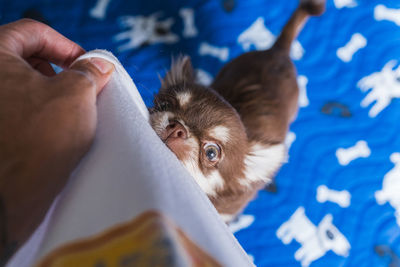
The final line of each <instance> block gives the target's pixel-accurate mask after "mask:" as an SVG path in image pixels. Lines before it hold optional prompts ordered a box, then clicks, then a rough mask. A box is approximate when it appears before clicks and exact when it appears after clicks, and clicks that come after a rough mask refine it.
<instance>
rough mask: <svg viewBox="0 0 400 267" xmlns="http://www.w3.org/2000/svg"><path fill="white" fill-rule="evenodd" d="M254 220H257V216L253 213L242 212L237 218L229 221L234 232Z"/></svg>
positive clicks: (247, 225) (230, 228)
mask: <svg viewBox="0 0 400 267" xmlns="http://www.w3.org/2000/svg"><path fill="white" fill-rule="evenodd" d="M254 220H255V218H254V216H253V215H245V214H242V215H239V217H238V219H237V220H235V221H233V222H231V223H229V225H228V227H229V230H231V232H232V233H236V232H239V231H240V230H242V229H245V228H247V227H249V226H250V225H251V224H252V223H253V222H254Z"/></svg>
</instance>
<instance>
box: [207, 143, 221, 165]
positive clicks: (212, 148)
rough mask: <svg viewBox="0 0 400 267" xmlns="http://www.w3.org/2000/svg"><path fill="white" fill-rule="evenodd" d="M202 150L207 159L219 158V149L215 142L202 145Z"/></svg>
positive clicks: (214, 159)
mask: <svg viewBox="0 0 400 267" xmlns="http://www.w3.org/2000/svg"><path fill="white" fill-rule="evenodd" d="M204 152H205V155H206V157H207V159H208V160H209V161H212V162H215V161H217V160H218V159H219V155H220V153H221V149H220V148H219V146H218V145H216V144H212V143H208V144H206V145H205V146H204Z"/></svg>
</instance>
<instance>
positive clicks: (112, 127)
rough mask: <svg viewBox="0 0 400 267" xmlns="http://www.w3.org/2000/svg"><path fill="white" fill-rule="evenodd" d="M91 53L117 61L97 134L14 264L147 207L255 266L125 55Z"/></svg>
mask: <svg viewBox="0 0 400 267" xmlns="http://www.w3.org/2000/svg"><path fill="white" fill-rule="evenodd" d="M88 57H101V58H105V59H107V60H109V61H111V62H112V63H114V65H115V66H116V71H115V72H114V74H113V76H112V78H111V80H110V82H109V83H108V84H107V86H106V87H105V89H104V90H103V92H102V93H101V95H100V97H99V101H98V128H97V133H96V138H95V141H94V143H93V146H92V148H91V150H90V151H89V153H88V154H87V155H86V157H85V158H84V159H83V161H82V162H81V163H80V165H79V167H78V168H77V169H76V170H75V171H74V173H73V175H72V177H71V178H70V181H69V183H68V185H67V186H66V188H65V189H64V191H63V192H62V194H61V195H60V196H59V199H58V201H57V203H56V204H55V205H54V206H53V209H52V212H50V213H49V214H48V216H47V219H46V220H45V222H44V223H43V224H42V225H41V227H40V228H39V229H38V230H37V231H36V233H35V234H34V235H33V236H32V238H31V239H30V240H29V242H28V243H27V244H26V245H25V247H23V249H21V250H20V251H19V252H18V253H17V254H16V256H15V257H14V258H13V261H12V262H11V263H9V265H8V266H18V267H23V266H31V265H32V262H33V261H34V259H36V260H37V259H39V258H41V257H43V256H44V255H46V254H47V253H49V252H50V251H52V250H53V249H54V248H56V247H59V246H60V245H62V244H64V243H65V242H67V241H71V240H74V239H76V238H82V237H88V236H91V235H94V234H96V233H99V232H102V231H104V230H105V229H107V228H109V227H110V226H112V225H114V224H116V223H120V222H125V221H128V220H131V219H132V218H134V217H135V216H137V215H138V214H140V213H142V212H143V211H146V210H149V209H156V210H160V211H162V213H164V214H166V215H167V217H169V218H172V219H173V221H174V222H175V223H176V224H177V225H178V226H179V227H181V228H182V229H183V231H184V232H186V233H187V234H188V236H189V237H190V238H191V239H192V240H193V241H194V242H195V243H196V244H197V245H199V246H200V247H201V248H203V249H204V250H205V251H207V252H208V253H209V254H210V255H211V256H212V257H214V258H215V259H216V260H218V261H219V262H220V263H222V264H223V265H224V266H251V265H252V264H251V263H250V261H249V259H248V257H247V255H246V253H245V252H244V251H243V249H242V248H241V246H240V245H239V244H238V243H237V241H236V239H235V238H234V236H233V235H232V234H231V232H229V230H228V228H227V227H226V225H225V224H224V223H223V222H222V221H221V219H220V218H219V216H218V214H217V212H216V210H215V209H214V207H213V206H212V204H211V202H210V201H209V200H208V199H207V197H206V196H205V194H204V193H203V192H202V191H201V190H200V188H199V187H198V186H197V184H196V183H195V182H194V180H193V179H192V177H191V176H190V175H189V174H188V173H187V172H186V170H185V169H184V168H183V167H182V165H181V163H180V162H179V161H178V160H177V158H176V157H175V155H174V154H173V153H172V152H171V151H169V150H168V148H167V147H166V146H165V145H164V144H163V142H162V141H161V140H160V139H159V138H158V136H157V135H156V134H155V133H154V131H153V130H152V128H151V127H150V125H149V123H148V112H147V109H146V106H145V105H144V103H143V101H142V99H141V97H140V94H139V92H138V91H137V89H136V87H135V85H134V83H133V82H132V80H131V78H130V77H129V75H128V74H127V72H126V71H125V70H124V68H123V67H122V65H121V64H120V63H119V61H118V60H117V59H116V58H115V57H114V56H113V55H112V54H111V53H108V52H106V51H103V50H95V51H92V52H89V53H87V54H85V55H83V56H81V57H80V58H79V59H78V60H80V59H83V58H88ZM155 76H156V75H155Z"/></svg>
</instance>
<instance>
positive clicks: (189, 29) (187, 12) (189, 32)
mask: <svg viewBox="0 0 400 267" xmlns="http://www.w3.org/2000/svg"><path fill="white" fill-rule="evenodd" d="M179 15H180V16H181V17H182V20H183V33H182V35H183V37H186V38H190V37H195V36H197V34H198V32H197V29H196V26H195V24H194V11H193V9H192V8H181V9H180V10H179Z"/></svg>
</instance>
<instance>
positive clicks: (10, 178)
mask: <svg viewBox="0 0 400 267" xmlns="http://www.w3.org/2000/svg"><path fill="white" fill-rule="evenodd" d="M84 52H85V51H84V50H83V49H82V48H81V47H80V46H78V45H77V44H75V43H74V42H72V41H70V40H68V39H67V38H65V37H63V36H62V35H60V34H59V33H57V32H56V31H55V30H53V29H51V28H50V27H48V26H46V25H44V24H42V23H39V22H36V21H33V20H27V19H24V20H20V21H17V22H14V23H10V24H6V25H3V26H0V81H1V83H0V148H1V149H0V263H5V262H6V261H7V260H8V258H9V257H10V256H11V255H12V254H13V253H14V251H15V250H16V249H17V248H18V247H19V246H20V245H22V244H23V243H24V241H26V240H27V239H28V238H29V236H30V235H31V234H32V232H33V231H34V229H35V228H36V227H37V226H38V225H39V223H40V222H41V221H42V220H43V218H44V215H45V214H46V212H47V210H48V209H49V207H50V205H51V203H52V202H53V200H54V198H55V197H56V196H57V195H58V194H59V193H60V191H61V190H62V188H63V187H64V185H65V184H66V182H67V181H68V177H69V175H70V173H71V172H72V170H73V169H74V168H75V167H76V165H77V164H78V162H79V160H80V159H81V158H82V157H83V156H84V155H85V153H86V152H87V151H88V149H89V147H90V145H91V143H92V140H93V137H94V134H95V128H96V120H97V113H96V98H97V95H98V94H99V93H100V91H101V90H102V88H103V87H104V85H105V84H106V83H107V82H108V80H109V78H110V76H111V73H112V72H113V70H114V66H113V65H112V64H111V63H109V62H107V61H104V60H101V59H87V60H82V61H79V62H77V63H76V64H74V65H72V66H70V64H71V63H72V62H73V61H74V60H75V59H76V58H77V57H78V56H80V55H81V54H83V53H84ZM50 62H51V63H54V64H57V65H59V66H61V67H63V68H64V71H63V72H61V73H59V74H56V73H55V72H54V71H53V69H52V68H51V66H50V64H49V63H50Z"/></svg>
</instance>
